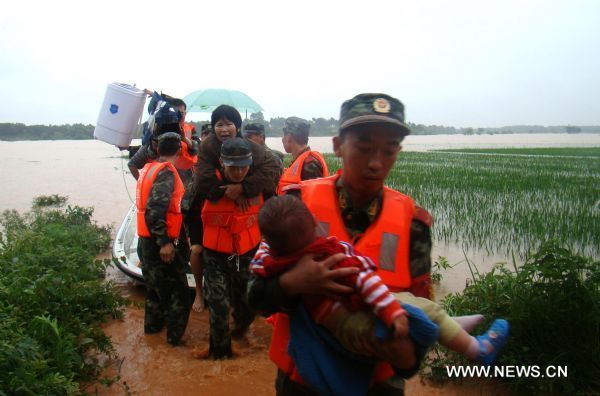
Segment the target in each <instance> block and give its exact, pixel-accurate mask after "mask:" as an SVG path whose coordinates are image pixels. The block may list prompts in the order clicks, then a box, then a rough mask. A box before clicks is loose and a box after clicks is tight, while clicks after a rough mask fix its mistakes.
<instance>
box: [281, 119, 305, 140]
mask: <svg viewBox="0 0 600 396" xmlns="http://www.w3.org/2000/svg"><path fill="white" fill-rule="evenodd" d="M309 131H310V124H309V123H308V121H306V120H305V119H303V118H300V117H288V118H286V120H285V125H284V126H283V133H290V134H292V135H293V136H298V137H304V138H307V137H308V132H309Z"/></svg>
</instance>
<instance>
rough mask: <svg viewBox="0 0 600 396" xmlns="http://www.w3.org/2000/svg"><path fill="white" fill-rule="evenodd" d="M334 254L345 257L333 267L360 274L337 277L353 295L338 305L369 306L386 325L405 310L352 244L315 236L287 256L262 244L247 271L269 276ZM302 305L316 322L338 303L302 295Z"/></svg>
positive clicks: (359, 308)
mask: <svg viewBox="0 0 600 396" xmlns="http://www.w3.org/2000/svg"><path fill="white" fill-rule="evenodd" d="M336 253H344V254H345V255H346V258H344V259H343V260H342V261H340V262H338V263H337V264H336V265H335V267H334V268H344V267H356V268H359V269H360V271H359V272H358V273H357V274H355V275H350V276H347V277H344V278H340V279H338V280H337V281H338V282H339V283H341V284H344V285H347V286H350V287H352V288H354V290H356V293H352V294H350V295H344V296H341V297H342V299H341V303H342V304H343V305H344V306H345V307H346V308H348V309H349V310H351V311H359V310H363V309H364V308H365V307H367V306H368V307H371V308H372V309H373V310H374V312H375V314H376V315H377V316H378V317H379V318H380V319H381V320H383V321H384V323H385V324H387V325H388V326H392V322H393V321H394V319H395V318H397V317H398V316H400V315H406V311H405V310H404V308H402V306H401V305H400V303H399V302H398V301H397V300H396V298H394V296H393V295H392V293H391V292H390V290H389V289H388V288H387V286H386V285H385V284H384V283H383V281H382V280H381V278H380V277H379V276H378V275H377V273H376V271H377V266H375V264H374V263H373V261H372V260H371V259H370V258H369V257H366V256H361V255H359V254H357V252H355V251H354V248H353V247H352V245H350V244H349V243H346V242H342V241H338V240H337V238H336V237H328V238H324V237H317V238H316V239H315V240H314V241H313V242H312V243H311V244H310V245H308V246H307V247H306V248H304V249H302V250H301V251H298V252H294V253H292V254H290V255H286V256H277V255H276V254H274V252H272V251H271V249H270V247H269V245H268V244H267V243H266V242H264V241H263V242H262V243H261V244H260V246H259V248H258V250H257V251H256V255H255V256H254V259H253V260H252V261H251V262H250V270H251V271H252V272H253V273H254V274H256V275H257V276H260V277H264V278H267V277H271V276H274V275H277V274H280V273H282V272H284V271H286V270H287V269H289V268H291V266H293V265H294V264H296V263H297V262H298V260H299V259H300V258H301V257H302V256H304V255H306V254H315V255H316V256H315V259H316V260H324V259H326V258H327V257H329V256H332V255H334V254H336ZM304 303H305V305H306V307H307V309H308V311H309V312H310V313H311V315H312V317H313V319H314V320H315V321H316V322H317V323H319V322H321V321H322V319H323V318H324V317H325V316H326V315H328V314H329V313H330V312H331V311H332V310H333V309H334V308H335V307H336V305H337V304H338V302H336V301H334V300H331V299H329V298H327V297H324V296H304Z"/></svg>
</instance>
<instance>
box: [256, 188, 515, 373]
mask: <svg viewBox="0 0 600 396" xmlns="http://www.w3.org/2000/svg"><path fill="white" fill-rule="evenodd" d="M259 227H260V230H261V233H262V235H263V238H264V240H265V242H263V243H262V244H261V245H260V247H259V250H258V251H257V252H256V256H255V258H254V259H253V260H252V263H251V266H250V269H251V271H252V272H254V273H255V274H256V275H257V276H261V277H271V276H274V275H277V274H280V273H282V272H284V271H286V270H287V269H289V268H290V267H291V266H293V265H295V264H296V263H297V262H298V260H299V259H300V258H301V257H303V256H305V255H307V254H312V255H314V256H315V257H316V258H317V259H325V258H327V257H329V256H332V255H334V254H337V253H344V254H345V256H346V258H345V259H344V260H342V261H341V262H339V263H338V264H337V267H338V268H339V267H357V268H359V269H360V271H359V272H358V273H357V274H356V275H353V276H349V277H347V278H345V279H343V280H342V282H343V283H344V284H345V285H347V286H351V287H353V288H354V289H355V291H356V293H353V294H350V295H349V296H341V297H342V298H341V299H340V301H334V300H333V299H329V298H326V297H324V296H303V302H304V306H305V308H306V309H307V310H308V312H309V313H310V315H311V317H312V318H313V320H314V321H315V322H316V323H318V324H321V325H323V326H325V327H326V328H328V329H329V330H330V331H331V332H332V333H333V334H335V331H336V325H337V323H336V321H337V319H336V311H337V308H339V307H340V305H341V304H343V305H344V306H345V307H346V308H347V309H349V310H350V311H359V310H364V309H367V308H368V309H370V310H371V311H373V312H374V313H375V314H376V315H377V317H378V318H379V319H380V320H381V321H383V322H384V323H385V324H386V325H387V326H388V327H390V328H392V329H393V336H394V337H406V336H407V334H408V332H409V324H408V320H407V319H408V315H410V314H407V309H408V308H409V306H415V307H417V308H419V309H421V310H422V311H423V312H424V313H425V314H426V315H427V317H428V318H429V319H430V320H431V321H433V322H434V323H435V324H437V325H438V326H439V337H438V341H439V342H440V343H441V344H442V345H444V346H446V347H448V348H449V349H452V350H453V351H456V352H458V353H460V354H462V355H463V356H465V357H466V358H468V359H470V360H473V361H477V362H479V363H482V364H485V365H490V364H492V363H493V362H494V360H495V358H496V356H497V354H498V352H499V351H500V349H501V348H502V346H503V345H504V343H505V342H506V338H507V336H508V330H509V325H508V322H506V321H505V320H503V319H497V320H496V321H494V323H493V324H492V326H491V327H490V329H488V331H487V332H486V333H485V334H483V335H480V336H477V337H473V336H471V335H470V334H468V332H467V331H469V330H472V329H473V328H474V327H475V326H476V325H477V324H479V323H480V322H481V321H482V320H483V316H482V315H470V316H466V317H460V318H455V319H453V318H451V317H450V316H449V315H448V314H447V313H446V312H445V311H444V310H443V309H442V308H441V307H440V306H439V305H438V304H436V303H434V302H432V301H430V300H428V299H425V298H420V297H415V296H414V295H412V294H411V293H408V292H402V293H396V294H392V293H391V292H390V290H389V289H388V288H387V286H386V285H385V284H384V283H383V281H382V280H381V278H380V277H379V276H378V275H377V273H376V269H377V267H376V266H375V264H374V263H373V262H372V260H371V259H370V258H369V257H366V256H361V255H359V254H358V253H357V252H355V251H354V250H353V247H352V245H350V244H348V243H345V242H340V241H338V240H337V239H336V238H335V237H328V238H324V237H317V236H316V232H315V221H314V218H313V217H312V214H311V213H310V211H309V210H308V208H307V207H306V205H304V203H302V201H300V200H299V199H297V198H295V197H292V196H281V197H274V198H271V199H270V200H268V201H267V202H266V203H265V205H264V206H263V208H262V209H261V211H260V214H259ZM405 304H408V305H409V306H407V305H405ZM403 306H404V307H406V308H407V309H404V307H403ZM339 341H340V342H341V343H342V345H344V347H346V348H347V349H350V350H352V347H351V346H350V345H347V344H345V343H344V340H343V339H340V340H339ZM352 352H355V353H358V354H360V352H361V351H356V350H352Z"/></svg>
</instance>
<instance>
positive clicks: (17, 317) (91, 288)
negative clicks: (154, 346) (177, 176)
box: [0, 195, 126, 395]
mask: <svg viewBox="0 0 600 396" xmlns="http://www.w3.org/2000/svg"><path fill="white" fill-rule="evenodd" d="M65 202H66V198H64V197H60V196H56V195H54V196H50V197H38V198H37V199H36V200H35V203H34V205H33V208H32V211H31V212H30V213H28V214H25V215H20V214H18V213H17V212H16V211H5V212H4V213H3V214H2V215H1V216H0V230H1V231H2V232H1V233H0V389H1V391H0V394H27V395H33V394H36V395H37V394H48V395H59V394H60V395H64V394H80V393H81V392H82V390H81V389H80V385H79V384H80V383H84V382H86V381H91V380H93V379H95V378H96V377H97V376H98V374H99V370H100V369H101V368H100V367H99V365H98V364H97V362H98V360H97V357H98V355H100V354H108V355H111V354H112V353H113V348H112V344H111V342H110V339H109V338H108V337H107V336H106V335H105V334H104V333H103V332H102V330H101V329H100V327H99V324H100V323H101V322H102V321H103V320H106V319H108V318H115V317H119V316H120V315H121V309H122V307H123V306H124V305H125V303H126V300H124V299H123V298H122V297H121V296H120V294H119V292H118V290H117V289H116V288H115V287H114V286H113V285H112V284H111V283H108V282H105V281H104V280H103V277H104V271H105V269H106V266H107V265H109V264H110V261H109V260H104V261H98V260H94V257H95V255H96V254H98V253H99V252H101V251H104V250H106V248H107V247H108V246H109V244H110V230H109V229H108V228H105V227H99V226H97V225H95V224H93V223H92V221H91V217H92V212H93V210H92V209H91V208H82V207H78V206H74V207H71V206H67V207H66V208H60V207H59V208H57V207H56V206H57V205H61V204H64V203H65ZM49 206H52V207H49Z"/></svg>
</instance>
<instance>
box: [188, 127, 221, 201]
mask: <svg viewBox="0 0 600 396" xmlns="http://www.w3.org/2000/svg"><path fill="white" fill-rule="evenodd" d="M216 140H217V137H216V136H214V135H210V136H209V137H207V138H206V139H205V140H204V141H203V142H202V143H201V144H200V149H199V152H198V161H197V162H196V165H195V169H196V172H195V173H194V182H193V186H192V191H191V192H190V193H191V194H192V195H193V197H191V199H190V204H193V203H195V202H199V201H202V200H204V199H205V198H206V193H207V192H208V191H209V190H210V188H211V187H212V186H213V185H215V184H216V183H217V176H216V170H217V168H218V167H219V156H220V148H219V145H218V144H217V142H216Z"/></svg>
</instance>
